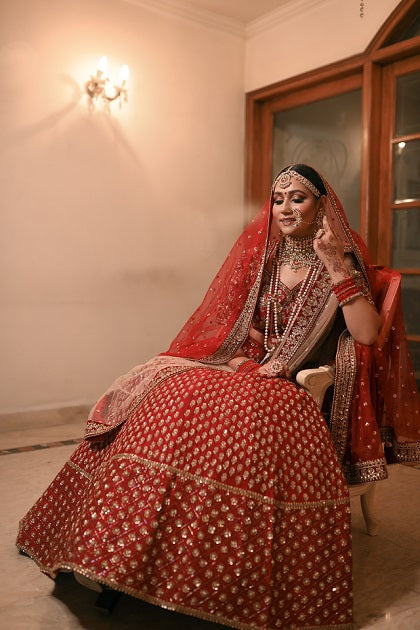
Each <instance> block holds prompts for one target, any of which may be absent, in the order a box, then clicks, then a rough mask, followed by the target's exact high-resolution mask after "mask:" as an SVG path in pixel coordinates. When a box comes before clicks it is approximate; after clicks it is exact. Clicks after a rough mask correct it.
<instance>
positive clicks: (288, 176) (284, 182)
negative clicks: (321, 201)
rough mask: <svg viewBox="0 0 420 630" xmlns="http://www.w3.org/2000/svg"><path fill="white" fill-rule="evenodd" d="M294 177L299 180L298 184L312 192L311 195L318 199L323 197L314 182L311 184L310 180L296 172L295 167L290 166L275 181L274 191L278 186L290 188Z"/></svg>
mask: <svg viewBox="0 0 420 630" xmlns="http://www.w3.org/2000/svg"><path fill="white" fill-rule="evenodd" d="M292 177H294V178H295V179H297V180H298V182H300V183H301V184H303V185H304V186H305V187H306V188H307V189H308V190H310V191H311V193H312V194H313V195H315V197H316V198H317V199H318V197H320V196H321V193H320V192H319V190H318V188H317V187H316V186H315V185H314V184H313V183H312V182H310V181H309V179H307V178H306V177H304V176H303V175H301V174H300V173H297V172H296V171H294V170H293V166H289V168H287V169H286V170H285V171H282V172H281V173H279V175H278V176H277V177H276V179H275V180H274V184H273V190H274V188H275V187H276V186H277V185H279V186H280V188H288V187H289V186H290V184H291V183H292Z"/></svg>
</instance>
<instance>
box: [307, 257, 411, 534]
mask: <svg viewBox="0 0 420 630" xmlns="http://www.w3.org/2000/svg"><path fill="white" fill-rule="evenodd" d="M377 269H378V270H379V271H380V267H378V268H377ZM400 284H401V276H400V274H399V273H397V272H393V275H392V277H391V280H390V282H389V285H388V288H387V290H386V293H385V296H384V298H383V300H382V304H381V306H380V309H379V314H380V317H381V329H380V331H379V336H378V339H377V341H376V343H377V344H378V346H379V347H381V346H382V345H383V343H384V342H385V341H386V339H387V337H388V335H389V331H390V329H391V324H392V321H393V318H394V314H395V309H396V307H397V300H396V297H397V295H398V292H399V288H400ZM334 373H335V368H334V366H333V365H321V366H320V367H319V368H312V369H308V370H301V371H300V372H298V373H297V375H296V381H297V383H298V384H299V385H301V386H302V387H303V388H304V389H306V391H307V392H308V393H309V394H311V396H312V397H313V398H314V400H315V402H316V404H317V405H318V407H319V408H320V409H321V408H322V404H323V400H324V396H325V393H326V391H327V389H328V388H329V387H331V386H332V385H334ZM376 484H377V482H376V481H370V482H368V483H363V484H357V485H351V486H350V487H349V491H350V496H351V497H358V496H360V505H361V508H362V513H363V517H364V519H365V523H366V530H367V533H368V534H369V536H376V534H377V533H378V531H379V525H380V521H379V520H378V518H377V517H376V515H375V511H374V494H375V489H376Z"/></svg>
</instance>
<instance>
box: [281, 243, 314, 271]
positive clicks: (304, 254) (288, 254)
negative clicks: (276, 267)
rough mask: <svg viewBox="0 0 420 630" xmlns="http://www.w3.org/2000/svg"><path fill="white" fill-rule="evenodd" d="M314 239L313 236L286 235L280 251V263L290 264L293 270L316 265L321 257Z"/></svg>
mask: <svg viewBox="0 0 420 630" xmlns="http://www.w3.org/2000/svg"><path fill="white" fill-rule="evenodd" d="M313 240H314V237H313V236H304V237H303V238H294V237H293V236H285V237H284V238H283V240H282V243H281V247H280V251H279V259H280V264H284V265H289V267H290V269H291V270H292V271H298V269H301V268H302V267H313V266H314V265H316V264H317V262H318V261H319V258H318V256H317V255H316V252H315V250H314V245H313Z"/></svg>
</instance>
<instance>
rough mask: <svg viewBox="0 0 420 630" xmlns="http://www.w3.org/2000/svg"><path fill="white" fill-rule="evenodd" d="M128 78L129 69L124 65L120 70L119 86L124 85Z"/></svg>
mask: <svg viewBox="0 0 420 630" xmlns="http://www.w3.org/2000/svg"><path fill="white" fill-rule="evenodd" d="M129 76H130V69H129V67H128V66H127V64H124V65H123V66H122V67H121V70H120V85H124V84H125V83H126V82H127V81H128V77H129Z"/></svg>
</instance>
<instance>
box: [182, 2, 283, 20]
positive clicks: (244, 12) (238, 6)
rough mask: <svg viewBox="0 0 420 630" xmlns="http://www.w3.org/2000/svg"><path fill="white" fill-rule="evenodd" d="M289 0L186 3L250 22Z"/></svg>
mask: <svg viewBox="0 0 420 630" xmlns="http://www.w3.org/2000/svg"><path fill="white" fill-rule="evenodd" d="M290 1H291V0H188V4H191V5H192V6H194V7H196V8H199V9H205V10H207V11H212V12H213V13H217V14H219V15H222V16H224V17H229V18H233V19H235V20H238V21H239V22H243V23H244V24H246V23H248V22H252V20H256V19H257V18H259V17H261V16H263V15H264V14H266V13H269V12H270V11H274V10H275V9H278V8H280V7H281V6H284V5H286V4H290Z"/></svg>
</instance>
